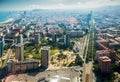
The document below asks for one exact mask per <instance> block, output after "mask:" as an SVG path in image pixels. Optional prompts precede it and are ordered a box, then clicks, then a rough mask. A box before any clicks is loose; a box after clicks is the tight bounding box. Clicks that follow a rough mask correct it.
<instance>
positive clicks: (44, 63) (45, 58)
mask: <svg viewBox="0 0 120 82" xmlns="http://www.w3.org/2000/svg"><path fill="white" fill-rule="evenodd" d="M49 63H50V48H49V47H43V48H42V49H41V67H43V68H48V66H49Z"/></svg>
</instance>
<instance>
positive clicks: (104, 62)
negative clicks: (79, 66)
mask: <svg viewBox="0 0 120 82" xmlns="http://www.w3.org/2000/svg"><path fill="white" fill-rule="evenodd" d="M99 67H100V70H101V72H102V73H109V72H110V71H111V59H110V58H109V57H107V56H102V57H100V58H99Z"/></svg>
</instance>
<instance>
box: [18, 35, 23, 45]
mask: <svg viewBox="0 0 120 82" xmlns="http://www.w3.org/2000/svg"><path fill="white" fill-rule="evenodd" d="M18 43H21V44H23V35H22V34H20V35H19V36H18V37H17V44H18Z"/></svg>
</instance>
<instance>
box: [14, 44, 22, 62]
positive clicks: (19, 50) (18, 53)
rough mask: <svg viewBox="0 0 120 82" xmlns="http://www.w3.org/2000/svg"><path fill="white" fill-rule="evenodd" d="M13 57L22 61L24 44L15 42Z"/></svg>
mask: <svg viewBox="0 0 120 82" xmlns="http://www.w3.org/2000/svg"><path fill="white" fill-rule="evenodd" d="M15 55H16V56H15V57H16V59H18V60H19V61H23V60H24V46H23V44H20V43H19V44H16V45H15Z"/></svg>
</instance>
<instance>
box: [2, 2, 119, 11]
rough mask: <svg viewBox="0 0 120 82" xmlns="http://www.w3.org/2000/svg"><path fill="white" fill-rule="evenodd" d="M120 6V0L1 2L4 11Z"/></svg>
mask: <svg viewBox="0 0 120 82" xmlns="http://www.w3.org/2000/svg"><path fill="white" fill-rule="evenodd" d="M116 5H120V0H0V11H2V10H6V11H8V10H32V9H78V8H97V7H103V6H116Z"/></svg>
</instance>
